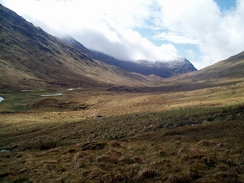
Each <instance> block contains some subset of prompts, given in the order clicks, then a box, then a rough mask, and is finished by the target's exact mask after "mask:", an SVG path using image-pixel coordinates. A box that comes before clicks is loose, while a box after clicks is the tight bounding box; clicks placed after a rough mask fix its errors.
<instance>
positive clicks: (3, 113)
mask: <svg viewBox="0 0 244 183" xmlns="http://www.w3.org/2000/svg"><path fill="white" fill-rule="evenodd" d="M0 11H1V13H0V26H1V29H0V48H1V49H0V182H3V183H9V182H14V183H20V182H25V183H32V182H33V183H34V182H57V183H59V182H60V183H61V182H67V183H70V182H71V183H72V182H74V183H75V182H84V183H89V182H91V183H93V182H100V183H117V182H128V183H137V182H155V183H161V182H167V183H180V182H196V183H206V182H213V183H216V182H223V183H224V182H226V183H227V182H228V183H229V182H238V183H241V182H244V157H243V153H244V143H243V138H244V133H243V130H244V123H243V121H244V101H243V99H244V75H243V68H244V52H241V53H238V54H236V55H234V56H232V57H230V58H227V59H225V60H222V61H219V62H217V63H216V64H214V65H211V66H208V67H206V68H203V69H201V70H198V71H197V70H196V69H195V67H194V66H193V65H192V64H191V63H190V61H188V60H187V59H182V61H181V62H179V61H174V62H171V63H169V62H167V63H163V62H155V63H153V64H152V63H149V62H147V61H138V62H135V63H132V62H130V63H129V62H124V61H118V60H116V59H114V58H113V57H111V56H109V55H106V54H103V53H100V52H96V51H90V50H88V49H87V48H85V47H84V46H83V45H82V44H80V43H79V42H77V41H76V40H73V39H72V38H71V37H70V38H68V40H66V42H63V41H62V40H60V39H58V38H56V37H54V36H52V35H50V34H48V33H46V32H45V31H43V30H42V29H41V28H39V27H35V26H34V25H33V24H31V23H30V22H27V21H26V20H25V19H23V18H22V17H20V16H19V15H17V14H16V13H15V12H13V11H11V10H10V9H7V8H5V7H4V6H2V5H0ZM111 63H112V64H111ZM117 66H120V67H117ZM165 66H167V67H165ZM123 69H124V70H123ZM129 71H131V72H129ZM143 74H145V75H143ZM160 76H161V77H160ZM3 99H4V100H3Z"/></svg>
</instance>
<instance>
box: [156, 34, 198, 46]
mask: <svg viewBox="0 0 244 183" xmlns="http://www.w3.org/2000/svg"><path fill="white" fill-rule="evenodd" d="M153 39H158V40H166V41H169V42H173V43H176V44H198V40H194V39H191V38H188V37H186V36H184V35H183V34H182V33H176V32H162V33H160V34H157V35H155V36H153Z"/></svg>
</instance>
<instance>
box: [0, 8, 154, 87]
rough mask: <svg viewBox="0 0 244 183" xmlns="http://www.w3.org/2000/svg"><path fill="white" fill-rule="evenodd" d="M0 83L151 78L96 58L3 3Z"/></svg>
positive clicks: (44, 84)
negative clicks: (44, 29)
mask: <svg viewBox="0 0 244 183" xmlns="http://www.w3.org/2000/svg"><path fill="white" fill-rule="evenodd" d="M0 9H1V14H0V22H1V29H0V40H1V41H0V46H1V49H0V66H1V67H0V87H1V88H2V89H3V88H8V87H9V88H36V87H39V88H42V87H44V88H45V87H50V86H51V87H58V86H59V87H60V86H61V87H62V86H66V87H70V86H73V87H74V86H104V85H108V84H125V83H126V84H129V85H130V84H137V83H138V84H142V83H145V82H147V83H148V82H149V81H150V79H148V78H146V77H144V76H141V75H136V74H132V73H128V72H125V71H122V70H120V69H118V68H116V67H113V66H110V65H106V64H104V63H102V62H99V61H94V60H92V59H91V58H90V57H88V56H87V55H85V54H84V53H81V52H79V51H77V50H75V49H74V48H73V47H70V46H69V45H67V44H65V43H64V42H62V41H60V40H59V39H57V38H55V37H53V36H51V35H49V34H47V33H46V32H44V31H43V30H42V29H40V28H37V27H35V26H33V25H32V24H31V23H29V22H27V21H25V20H24V19H23V18H22V17H20V16H18V15H17V14H15V13H14V12H12V11H11V10H9V9H7V8H5V7H3V6H2V5H0Z"/></svg>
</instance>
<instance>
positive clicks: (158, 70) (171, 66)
mask: <svg viewBox="0 0 244 183" xmlns="http://www.w3.org/2000/svg"><path fill="white" fill-rule="evenodd" d="M60 39H61V40H62V41H64V42H66V43H68V44H69V45H71V46H73V47H74V48H76V49H77V50H79V51H82V52H84V53H86V54H87V55H88V56H89V57H91V58H93V59H95V60H100V61H102V62H104V63H107V64H111V65H114V66H117V67H119V68H121V69H123V70H125V71H129V72H136V73H140V74H143V75H146V76H148V75H151V74H155V75H157V76H160V77H163V78H168V77H171V76H174V75H178V74H183V73H188V72H192V71H196V70H197V69H196V68H195V67H194V66H193V65H192V63H191V62H190V61H188V60H187V59H183V58H182V59H179V60H175V61H171V62H149V61H138V62H130V61H121V60H117V59H115V58H113V57H111V56H109V55H106V54H104V53H101V52H98V51H94V50H88V49H87V48H85V47H84V46H83V45H82V44H81V43H79V42H78V41H76V40H75V39H74V38H72V37H70V36H66V37H63V38H60Z"/></svg>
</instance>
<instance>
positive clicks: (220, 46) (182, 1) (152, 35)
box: [0, 0, 244, 69]
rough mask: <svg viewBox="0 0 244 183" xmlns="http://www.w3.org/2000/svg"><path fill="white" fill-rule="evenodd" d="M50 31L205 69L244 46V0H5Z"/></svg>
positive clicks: (113, 51) (122, 53)
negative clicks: (183, 60) (182, 59)
mask: <svg viewBox="0 0 244 183" xmlns="http://www.w3.org/2000/svg"><path fill="white" fill-rule="evenodd" d="M0 3H1V4H2V5H3V6H6V7H8V8H9V9H11V10H13V11H15V12H16V13H17V14H19V15H20V16H22V17H24V18H25V19H26V20H27V21H29V22H31V23H33V24H34V25H35V26H38V27H41V28H42V29H43V30H44V31H46V32H48V33H50V34H52V35H54V36H57V37H62V36H65V35H70V36H72V37H73V38H75V39H76V40H78V41H79V42H80V43H82V44H83V45H84V46H86V47H87V48H89V49H93V50H97V51H100V52H103V53H106V54H109V55H111V56H113V57H115V58H116V59H119V60H129V61H137V60H148V61H172V60H176V59H179V58H181V57H184V58H187V59H188V60H190V61H191V62H192V63H193V65H194V66H195V67H196V68H197V69H202V68H204V67H206V66H209V65H212V64H214V63H216V62H218V61H221V60H224V59H226V58H228V57H230V56H232V55H235V54H238V53H239V52H241V51H244V33H243V32H244V23H243V22H244V0H22V1H20V0H0Z"/></svg>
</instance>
